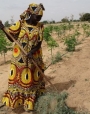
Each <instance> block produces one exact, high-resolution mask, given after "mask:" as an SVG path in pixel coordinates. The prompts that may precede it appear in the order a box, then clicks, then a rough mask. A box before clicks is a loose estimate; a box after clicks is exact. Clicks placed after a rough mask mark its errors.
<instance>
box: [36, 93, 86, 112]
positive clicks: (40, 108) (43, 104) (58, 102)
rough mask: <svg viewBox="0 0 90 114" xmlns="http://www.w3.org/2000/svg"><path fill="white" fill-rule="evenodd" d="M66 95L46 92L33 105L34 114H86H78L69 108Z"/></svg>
mask: <svg viewBox="0 0 90 114" xmlns="http://www.w3.org/2000/svg"><path fill="white" fill-rule="evenodd" d="M67 97H68V94H67V93H66V92H62V93H56V92H51V93H50V92H48V93H46V94H45V95H43V96H41V97H40V98H39V99H38V101H37V102H36V104H35V110H36V113H35V114H86V113H79V112H77V111H75V110H73V109H71V108H69V107H68V106H67V105H66V103H65V100H66V99H67Z"/></svg>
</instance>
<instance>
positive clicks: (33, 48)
mask: <svg viewBox="0 0 90 114" xmlns="http://www.w3.org/2000/svg"><path fill="white" fill-rule="evenodd" d="M41 44H42V42H39V43H38V44H37V45H36V46H34V47H32V48H31V50H30V52H29V53H28V55H27V56H28V58H32V55H33V54H34V53H35V52H36V51H37V50H39V49H40V48H41Z"/></svg>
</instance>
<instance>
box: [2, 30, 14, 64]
mask: <svg viewBox="0 0 90 114" xmlns="http://www.w3.org/2000/svg"><path fill="white" fill-rule="evenodd" d="M10 46H11V43H10V42H9V41H8V40H7V39H6V36H5V34H4V32H3V31H2V30H0V54H4V63H5V62H6V58H5V54H6V53H7V51H8V50H11V49H12V48H11V47H10Z"/></svg>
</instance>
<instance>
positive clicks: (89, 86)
mask: <svg viewBox="0 0 90 114" xmlns="http://www.w3.org/2000/svg"><path fill="white" fill-rule="evenodd" d="M53 37H54V38H56V40H57V42H58V43H59V45H60V46H59V47H58V48H55V49H54V50H53V54H55V53H56V52H57V51H60V52H61V54H64V53H66V51H65V45H64V44H63V42H60V41H58V39H57V37H56V35H55V34H53ZM80 39H82V38H81V37H80ZM11 53H12V52H8V53H7V55H6V59H7V61H8V60H10V57H11ZM43 55H44V57H43V59H44V61H45V63H46V66H48V65H49V63H50V57H51V56H50V51H48V49H47V45H46V43H45V42H43ZM89 61H90V37H87V38H85V39H84V40H83V41H82V42H81V44H79V45H77V46H76V51H75V52H68V53H67V54H65V55H64V56H63V57H62V60H61V61H60V62H58V63H56V64H54V65H51V66H50V67H49V68H48V69H47V70H46V71H45V75H46V76H47V77H48V76H49V77H51V80H50V81H51V82H52V83H53V84H54V86H56V88H57V89H58V91H60V92H62V91H66V92H67V93H68V94H69V96H68V98H67V100H66V103H67V105H68V106H69V107H72V108H73V109H76V110H82V109H83V110H88V111H90V62H89ZM0 64H2V65H0V98H1V97H2V95H3V93H4V92H5V91H6V90H7V86H8V74H9V68H10V63H7V64H3V56H1V55H0ZM0 114H27V112H24V110H22V109H19V110H11V109H7V108H6V107H5V108H4V109H2V110H1V111H0Z"/></svg>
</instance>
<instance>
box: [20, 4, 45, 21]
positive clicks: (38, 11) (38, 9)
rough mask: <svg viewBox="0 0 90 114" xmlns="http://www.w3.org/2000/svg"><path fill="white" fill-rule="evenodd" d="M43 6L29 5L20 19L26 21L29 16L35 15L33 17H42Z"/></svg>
mask: <svg viewBox="0 0 90 114" xmlns="http://www.w3.org/2000/svg"><path fill="white" fill-rule="evenodd" d="M43 10H45V9H44V7H43V4H41V3H40V4H35V3H32V4H29V7H28V9H27V10H26V11H24V12H23V13H22V14H21V15H20V18H21V19H28V18H29V17H30V14H35V15H42V16H43Z"/></svg>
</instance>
